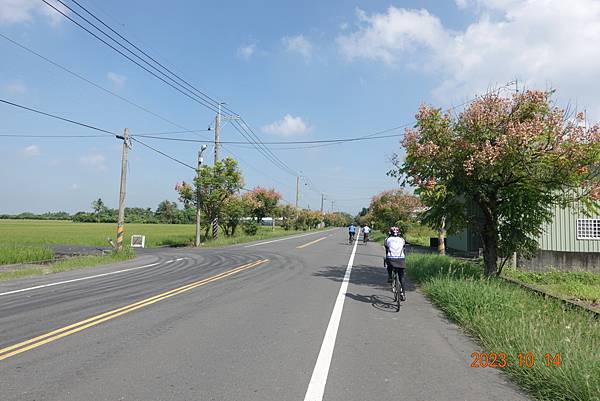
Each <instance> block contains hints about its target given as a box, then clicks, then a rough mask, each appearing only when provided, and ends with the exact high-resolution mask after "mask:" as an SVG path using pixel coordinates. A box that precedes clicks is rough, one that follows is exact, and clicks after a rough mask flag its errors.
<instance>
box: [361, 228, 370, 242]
mask: <svg viewBox="0 0 600 401" xmlns="http://www.w3.org/2000/svg"><path fill="white" fill-rule="evenodd" d="M362 232H363V243H365V244H366V243H367V241H369V233H370V232H371V228H370V227H369V226H368V225H366V224H365V226H364V227H363V228H362Z"/></svg>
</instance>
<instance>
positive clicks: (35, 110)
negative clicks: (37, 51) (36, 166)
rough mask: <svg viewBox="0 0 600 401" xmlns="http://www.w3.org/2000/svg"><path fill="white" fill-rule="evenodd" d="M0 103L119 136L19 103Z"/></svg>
mask: <svg viewBox="0 0 600 401" xmlns="http://www.w3.org/2000/svg"><path fill="white" fill-rule="evenodd" d="M0 102H2V103H5V104H8V105H10V106H14V107H18V108H20V109H24V110H27V111H31V112H33V113H37V114H41V115H43V116H46V117H51V118H55V119H57V120H61V121H65V122H68V123H71V124H75V125H79V126H81V127H85V128H89V129H93V130H96V131H99V132H104V133H106V134H109V135H111V136H115V135H117V134H115V133H114V132H111V131H107V130H105V129H102V128H98V127H94V126H93V125H89V124H85V123H82V122H79V121H75V120H71V119H69V118H65V117H60V116H57V115H56V114H50V113H46V112H44V111H41V110H37V109H32V108H31V107H27V106H23V105H20V104H17V103H13V102H9V101H8V100H4V99H0Z"/></svg>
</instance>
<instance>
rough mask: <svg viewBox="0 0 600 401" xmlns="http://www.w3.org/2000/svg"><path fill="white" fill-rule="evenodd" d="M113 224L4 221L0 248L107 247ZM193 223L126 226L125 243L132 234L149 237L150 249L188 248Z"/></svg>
mask: <svg viewBox="0 0 600 401" xmlns="http://www.w3.org/2000/svg"><path fill="white" fill-rule="evenodd" d="M116 232H117V225H116V224H113V223H73V222H72V221H64V220H62V221H61V220H58V221H50V220H0V246H3V245H4V246H8V245H20V246H23V245H30V246H43V245H50V244H60V245H89V246H107V245H108V241H107V238H111V239H113V241H114V239H115V236H116ZM194 233H195V228H194V225H193V224H133V223H132V224H126V225H125V242H126V243H129V241H130V238H131V235H132V234H141V235H145V236H146V246H147V247H155V246H161V245H185V244H188V243H190V242H192V241H193V239H194Z"/></svg>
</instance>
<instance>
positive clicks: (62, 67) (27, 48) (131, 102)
mask: <svg viewBox="0 0 600 401" xmlns="http://www.w3.org/2000/svg"><path fill="white" fill-rule="evenodd" d="M0 37H2V38H3V39H5V40H7V41H8V42H10V43H12V44H14V45H15V46H17V47H20V48H21V49H23V50H25V51H26V52H28V53H30V54H33V55H34V56H36V57H39V58H40V59H42V60H44V61H46V62H47V63H50V64H51V65H53V66H55V67H56V68H59V69H61V70H63V71H64V72H66V73H68V74H70V75H72V76H74V77H76V78H77V79H80V80H82V81H84V82H86V83H88V84H90V85H92V86H93V87H95V88H97V89H100V90H101V91H103V92H105V93H108V94H109V95H111V96H114V97H116V98H118V99H120V100H122V101H124V102H125V103H127V104H129V105H131V106H134V107H136V108H138V109H139V110H142V111H143V112H145V113H148V114H150V115H152V116H154V117H156V118H159V119H160V120H162V121H164V122H166V123H169V124H171V125H173V126H176V127H178V124H176V123H175V122H173V121H171V120H169V119H168V118H166V117H163V116H161V115H160V114H158V113H155V112H153V111H152V110H149V109H147V108H146V107H144V106H141V105H139V104H137V103H135V102H133V101H131V100H129V99H127V98H125V97H123V96H121V95H119V94H118V93H115V92H113V91H111V90H110V89H107V88H105V87H103V86H101V85H99V84H97V83H95V82H93V81H91V80H89V79H87V78H86V77H84V76H82V75H80V74H78V73H76V72H75V71H73V70H70V69H69V68H67V67H65V66H63V65H61V64H59V63H57V62H56V61H54V60H51V59H50V58H48V57H46V56H44V55H42V54H41V53H38V52H37V51H35V50H33V49H31V48H29V47H27V46H25V45H24V44H22V43H19V42H17V41H16V40H14V39H12V38H9V37H8V36H6V35H4V34H3V33H1V32H0ZM179 128H182V127H179ZM197 131H200V130H197Z"/></svg>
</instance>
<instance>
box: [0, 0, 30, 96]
mask: <svg viewBox="0 0 600 401" xmlns="http://www.w3.org/2000/svg"><path fill="white" fill-rule="evenodd" d="M0 1H2V0H0ZM2 89H3V90H4V92H6V93H8V94H9V95H12V96H23V95H25V94H27V86H25V84H24V83H22V82H19V81H13V82H9V83H7V84H5V85H3V86H2Z"/></svg>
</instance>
